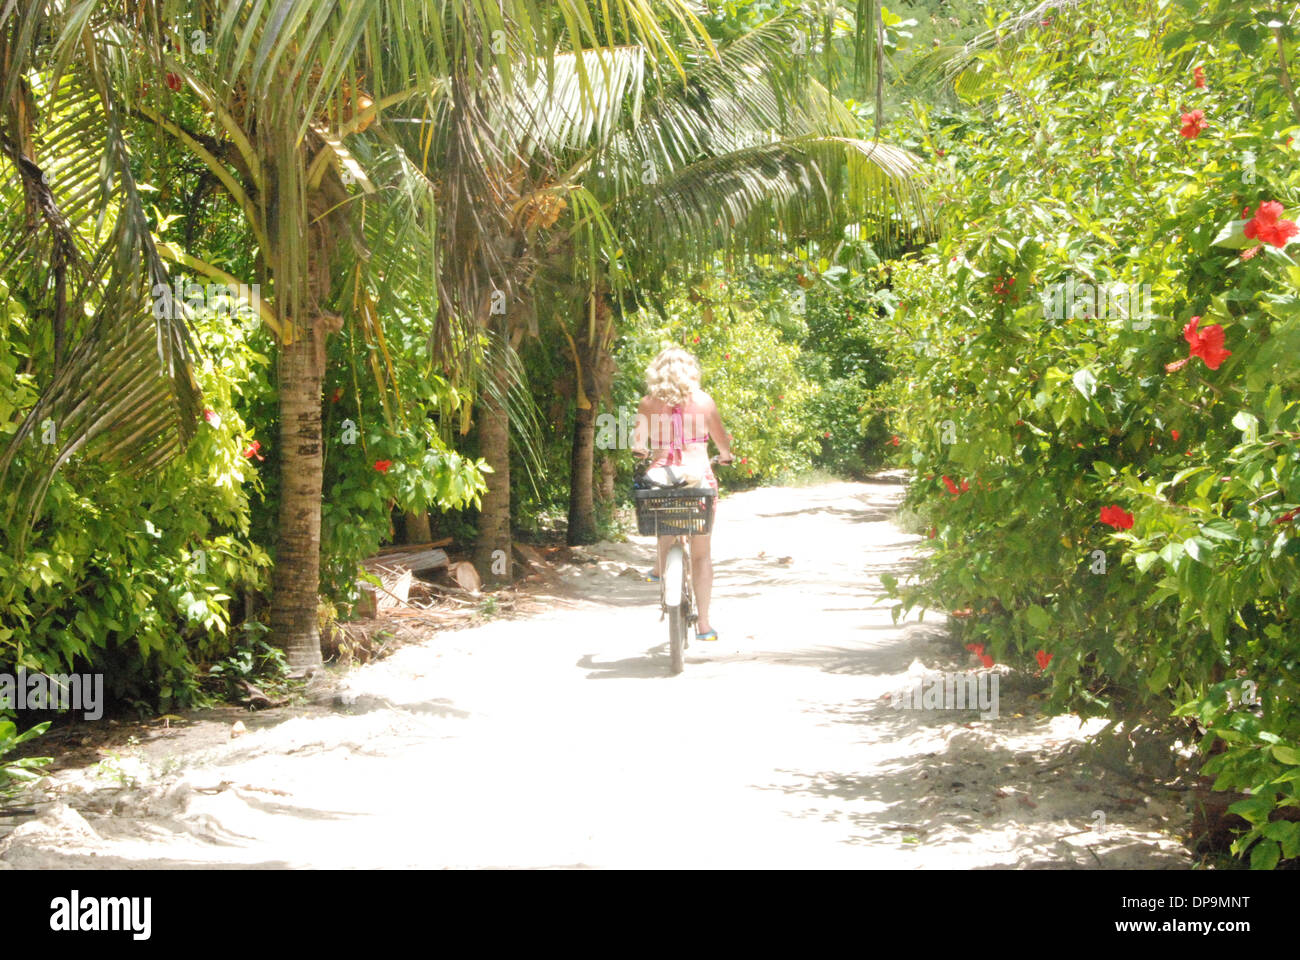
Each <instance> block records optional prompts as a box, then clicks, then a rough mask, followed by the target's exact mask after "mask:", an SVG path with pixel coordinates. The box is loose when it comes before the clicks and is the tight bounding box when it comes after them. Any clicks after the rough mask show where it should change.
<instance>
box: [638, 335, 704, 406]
mask: <svg viewBox="0 0 1300 960" xmlns="http://www.w3.org/2000/svg"><path fill="white" fill-rule="evenodd" d="M645 385H646V392H647V393H648V394H649V395H650V396H652V397H654V399H656V400H658V401H660V402H661V403H666V404H668V405H669V406H677V405H678V404H679V403H685V402H686V401H687V400H689V399H691V394H692V393H694V392H695V390H696V388H698V387H699V385H700V361H698V360H696V359H695V358H694V357H693V356H691V355H690V354H689V353H687V352H686V351H685V350H683V349H682V348H681V347H668V348H667V349H665V350H661V351H659V356H657V357H655V358H654V359H653V360H651V361H650V366H648V367H646V370H645Z"/></svg>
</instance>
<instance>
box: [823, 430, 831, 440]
mask: <svg viewBox="0 0 1300 960" xmlns="http://www.w3.org/2000/svg"><path fill="white" fill-rule="evenodd" d="M822 436H823V437H825V438H826V439H827V440H829V439H830V438H831V432H830V431H829V430H827V431H826V432H825V433H823V434H822Z"/></svg>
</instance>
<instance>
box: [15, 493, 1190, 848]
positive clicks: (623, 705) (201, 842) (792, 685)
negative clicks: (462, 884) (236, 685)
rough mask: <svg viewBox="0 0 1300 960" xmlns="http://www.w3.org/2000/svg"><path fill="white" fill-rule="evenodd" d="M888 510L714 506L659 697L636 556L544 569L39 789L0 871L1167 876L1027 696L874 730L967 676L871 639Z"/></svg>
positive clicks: (948, 644) (898, 642)
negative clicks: (547, 593) (369, 659)
mask: <svg viewBox="0 0 1300 960" xmlns="http://www.w3.org/2000/svg"><path fill="white" fill-rule="evenodd" d="M901 492H902V491H901V487H900V486H899V485H898V483H897V482H896V481H894V480H890V479H883V478H882V479H881V480H880V481H879V482H876V483H870V484H850V483H843V484H831V485H823V486H819V487H812V488H805V489H798V490H789V489H763V490H758V491H754V492H750V493H745V494H741V495H737V496H734V497H729V498H727V499H726V500H725V501H724V502H723V504H722V506H721V508H720V511H719V519H718V525H717V529H716V536H715V540H716V547H715V551H716V555H717V556H716V559H717V564H716V566H717V576H718V583H717V589H716V600H715V615H714V620H715V623H716V625H717V627H718V629H719V631H720V633H721V634H722V638H721V640H720V641H719V642H718V643H716V644H697V645H695V646H693V647H692V648H691V649H690V650H688V651H687V666H686V671H685V672H684V673H683V674H682V675H681V676H678V677H673V678H670V677H668V676H667V675H666V666H667V656H666V651H665V649H664V639H665V637H666V627H665V625H664V624H662V623H660V622H659V620H658V616H657V612H656V611H655V610H654V609H653V608H652V603H653V598H654V595H655V592H654V588H653V587H651V586H650V585H648V584H645V583H644V582H642V581H640V580H639V579H636V578H633V577H631V576H628V575H627V574H628V567H629V564H631V565H633V566H635V568H636V569H637V570H644V569H645V567H646V558H647V557H648V556H649V553H650V551H649V545H648V543H647V541H646V540H643V539H638V540H635V541H633V542H632V543H629V544H602V545H600V546H599V547H598V548H594V549H593V551H592V554H593V556H598V557H600V558H602V559H600V560H599V562H595V563H592V564H587V565H582V564H579V565H574V566H572V567H568V568H565V571H564V579H565V582H566V583H565V586H566V589H564V590H562V591H559V592H560V593H561V594H562V595H564V596H565V597H567V598H568V599H565V600H563V601H558V600H557V601H556V602H555V603H554V604H552V605H551V606H550V607H549V608H548V609H547V611H546V612H545V613H544V614H542V615H540V616H536V617H533V618H530V619H519V620H499V621H494V622H491V623H488V624H486V625H484V626H482V627H479V628H475V629H472V630H465V631H459V632H451V633H443V634H440V635H437V636H433V637H431V638H430V639H429V640H428V641H427V642H426V643H424V644H421V645H417V646H410V647H406V648H404V649H402V650H400V651H399V652H397V653H396V654H394V655H393V656H392V657H390V658H388V659H387V660H384V661H382V662H380V663H377V664H373V665H370V666H368V667H364V668H361V669H358V670H355V671H353V672H352V673H350V674H348V675H347V676H346V677H345V678H344V681H343V683H344V686H343V689H342V692H341V698H342V700H341V702H342V703H346V704H347V705H346V706H343V705H340V706H338V707H337V708H335V709H332V710H330V709H323V708H315V709H307V710H301V711H298V713H299V714H300V715H298V716H293V717H291V718H290V719H287V720H286V719H284V717H285V713H283V712H277V713H275V714H274V715H268V714H261V715H257V717H256V718H255V719H254V718H251V717H250V718H248V720H247V722H248V723H249V726H250V732H249V733H248V734H246V735H244V736H242V737H240V738H239V739H237V740H234V741H230V742H219V743H212V742H211V740H212V739H213V738H212V737H211V735H210V734H211V730H209V737H208V741H209V742H208V743H207V744H203V743H202V742H201V738H200V737H199V736H198V734H194V735H181V736H177V737H174V738H172V739H170V740H166V741H159V742H156V743H153V744H149V745H147V746H146V747H142V748H141V749H140V750H139V751H138V756H134V757H131V756H128V757H126V758H125V759H123V760H122V761H121V762H120V763H117V762H115V764H114V765H113V766H112V770H110V773H111V772H113V771H116V772H117V774H118V775H119V776H118V779H119V780H120V779H122V778H123V777H133V778H134V779H135V782H134V783H133V784H132V785H129V786H126V787H123V786H119V785H118V783H115V782H114V781H113V779H112V778H111V777H109V778H106V777H105V776H104V774H103V771H100V773H99V774H98V775H95V774H94V773H93V772H92V771H88V770H80V771H77V770H73V771H65V772H63V773H60V774H59V775H57V776H56V777H55V778H54V780H55V782H54V784H53V785H52V786H53V788H54V790H55V793H56V794H57V795H58V796H59V797H61V798H62V800H64V801H66V803H57V804H54V805H52V806H51V807H49V808H43V810H44V812H43V815H42V816H41V817H40V818H38V819H34V820H29V821H28V822H26V823H25V824H24V825H22V826H20V827H19V828H18V829H17V830H16V831H15V832H14V833H12V834H11V835H10V836H9V837H8V838H7V839H6V840H4V841H0V868H2V867H4V866H13V867H36V866H110V865H111V866H208V867H211V866H244V865H254V866H267V867H280V866H292V867H408V866H409V867H428V866H470V867H476V866H577V865H585V866H592V867H949V868H952V867H955V868H973V867H999V866H1002V867H1011V866H1063V867H1069V866H1077V867H1081V868H1089V869H1096V868H1097V867H1099V866H1105V867H1150V868H1171V867H1172V868H1177V867H1181V866H1185V865H1187V864H1188V862H1189V857H1188V855H1187V852H1186V851H1185V849H1184V848H1183V846H1182V845H1181V844H1180V843H1179V842H1178V841H1177V840H1176V839H1175V838H1174V833H1175V832H1177V831H1179V830H1181V829H1182V826H1183V823H1184V819H1185V815H1184V813H1183V812H1182V811H1181V809H1180V808H1179V807H1178V805H1177V803H1176V802H1175V800H1174V799H1173V798H1172V797H1171V796H1167V795H1154V794H1152V793H1151V792H1150V791H1149V790H1148V791H1144V789H1143V788H1142V786H1141V785H1140V784H1137V783H1135V782H1133V781H1131V780H1129V779H1127V778H1125V777H1124V776H1123V775H1122V774H1117V773H1113V772H1109V773H1108V772H1103V771H1102V770H1101V769H1100V768H1099V767H1097V765H1095V764H1093V763H1090V762H1088V761H1087V760H1085V759H1082V758H1081V757H1080V756H1079V755H1078V751H1077V747H1078V744H1079V742H1080V741H1081V739H1082V731H1081V728H1080V724H1079V723H1078V721H1076V720H1074V719H1073V718H1069V717H1065V718H1056V719H1045V718H1042V717H1039V716H1037V715H1036V714H1035V713H1034V705H1033V702H1032V701H1031V700H1030V699H1029V698H1028V695H1027V694H1028V692H1029V691H1030V690H1032V688H1033V685H1032V684H1027V683H1026V682H1024V681H1023V680H1022V681H1014V680H1012V679H1011V678H1008V677H1003V683H1002V684H1001V696H1000V715H999V717H998V718H997V719H990V720H988V721H980V720H979V718H978V715H977V714H975V713H974V712H939V711H911V710H895V709H892V708H891V706H890V702H889V694H890V693H891V692H893V691H895V690H898V689H899V688H901V687H903V686H904V685H906V684H908V683H909V682H910V678H911V677H913V676H914V674H915V671H918V670H921V669H922V668H926V669H930V670H953V669H966V668H968V667H969V666H970V662H969V659H968V658H967V657H966V656H965V654H964V651H961V650H959V649H956V648H955V645H954V644H953V643H952V641H950V640H948V639H947V638H946V632H945V631H944V630H943V628H942V626H941V624H940V623H938V622H936V621H935V620H934V618H931V620H928V621H927V622H926V623H925V624H923V625H922V624H918V623H916V622H914V621H912V622H905V623H902V624H899V625H895V624H894V623H893V621H892V619H891V616H890V611H889V605H888V604H886V603H884V602H883V601H879V600H878V599H876V594H877V592H878V588H879V584H878V580H877V577H878V575H879V573H880V572H882V571H885V570H892V571H894V572H896V573H901V571H902V569H903V568H904V566H905V558H906V556H907V555H908V553H909V551H910V550H912V549H913V548H914V545H915V543H916V538H915V537H912V536H909V535H907V534H904V533H902V532H900V530H899V529H898V528H897V527H896V526H895V525H894V524H893V523H892V522H891V515H892V510H893V507H894V505H895V504H896V503H897V502H898V500H899V498H900V496H901ZM760 553H764V554H765V555H764V556H760ZM787 555H789V556H790V557H791V560H790V562H789V563H782V562H781V558H782V557H785V556H787ZM909 671H912V673H911V674H909ZM210 726H213V725H210ZM1097 810H1101V811H1103V812H1104V814H1105V829H1104V831H1101V832H1098V830H1097V829H1095V825H1096V823H1097V818H1096V817H1095V814H1094V811H1097ZM3 822H5V821H0V823H3ZM8 822H9V823H10V826H12V823H13V822H12V821H8ZM7 829H8V828H7V827H2V826H0V833H3V832H4V831H5V830H7Z"/></svg>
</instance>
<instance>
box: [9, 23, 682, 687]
mask: <svg viewBox="0 0 1300 960" xmlns="http://www.w3.org/2000/svg"><path fill="white" fill-rule="evenodd" d="M692 6H693V5H692V4H691V3H690V2H689V0H662V2H660V3H653V2H651V0H601V2H600V3H599V5H597V4H595V3H590V2H584V0H497V2H495V3H486V4H485V3H481V2H477V0H450V2H447V0H440V2H435V0H349V2H346V3H345V2H342V0H281V2H278V3H275V4H246V3H243V2H240V0H225V2H218V0H128V2H125V3H123V4H121V5H108V4H100V3H97V2H93V0H84V2H80V3H77V2H71V0H26V2H25V3H22V4H21V6H20V5H19V4H18V3H15V4H11V5H8V6H6V7H5V8H4V10H3V11H2V12H0V88H2V89H0V95H2V97H3V100H2V102H0V110H2V111H3V127H4V135H3V139H2V140H0V148H2V150H3V153H4V155H5V157H6V158H7V160H8V162H9V164H11V165H12V166H13V168H14V169H15V170H16V171H17V176H18V179H19V183H20V185H21V190H22V192H23V196H24V201H25V206H24V216H22V217H19V218H16V219H15V218H11V220H10V223H9V226H10V230H9V235H8V239H11V240H12V241H13V247H12V249H17V250H20V251H21V252H22V258H21V259H11V260H10V261H9V263H8V265H9V267H10V268H11V269H12V268H22V269H26V270H29V271H33V272H34V273H35V274H36V275H37V276H38V278H39V279H38V283H37V285H36V286H37V287H38V288H39V289H38V292H39V294H40V297H41V307H42V308H43V309H45V310H46V311H47V312H48V314H49V315H50V316H51V318H52V322H53V323H54V331H55V343H56V349H55V350H54V353H53V358H54V359H53V362H52V364H51V366H50V369H49V370H47V371H46V374H47V376H46V378H45V380H44V383H43V385H42V391H41V396H40V399H39V401H38V403H37V404H36V406H35V408H34V409H33V410H32V411H30V413H29V414H28V416H27V417H26V418H25V419H24V421H23V423H22V424H21V426H20V428H19V430H18V431H17V433H16V434H14V436H13V437H12V438H11V440H10V443H9V444H8V446H7V447H6V448H5V449H4V451H3V453H0V482H3V481H8V480H9V473H10V470H11V469H12V468H15V464H17V469H18V470H19V472H20V473H21V474H22V476H21V477H20V479H19V481H18V483H17V485H16V487H17V493H16V494H15V496H14V497H13V501H12V502H13V505H14V507H13V510H14V513H15V514H16V515H18V514H21V515H22V517H23V518H24V519H25V520H27V521H30V520H31V518H34V517H35V516H36V515H37V514H38V512H39V509H40V504H41V500H42V498H43V494H44V490H45V488H46V486H47V485H48V482H49V479H50V477H51V476H52V475H53V472H54V471H55V470H57V469H58V468H59V466H61V465H62V464H63V463H65V462H66V461H67V460H68V459H69V458H71V457H73V456H83V457H92V456H93V457H101V458H104V459H107V460H111V461H113V462H115V463H118V464H120V465H122V467H123V468H124V469H125V468H130V469H137V470H148V469H151V468H154V467H156V466H158V465H159V464H161V463H162V462H164V461H165V460H166V459H167V458H169V457H170V456H172V455H174V454H175V453H176V452H177V451H178V450H179V449H181V448H182V446H183V445H184V444H185V443H186V442H187V440H188V439H189V437H190V436H191V434H192V433H193V430H194V426H195V423H196V421H197V417H198V413H199V410H200V409H201V403H200V398H199V397H198V390H197V387H196V385H195V382H194V379H193V376H192V375H191V373H190V359H191V350H192V348H191V344H190V337H189V333H188V330H187V323H186V320H185V315H184V310H183V309H182V308H180V307H179V306H178V305H176V304H174V303H173V302H172V298H171V296H170V294H168V293H167V291H168V290H169V289H170V283H169V274H168V270H167V267H166V266H165V265H164V259H170V260H172V261H173V262H174V263H178V264H181V265H183V266H184V267H185V268H187V269H189V270H192V271H195V272H198V273H201V274H205V275H207V276H209V277H214V278H219V279H222V280H225V279H228V278H227V277H226V275H225V274H224V273H223V271H221V270H218V269H217V268H216V267H214V266H212V265H210V264H207V263H205V262H203V261H201V260H199V259H197V258H195V257H193V256H192V255H190V254H189V253H187V252H186V251H184V250H180V249H178V248H176V247H174V246H165V245H160V244H157V243H155V241H154V239H153V237H152V235H151V232H150V229H149V222H148V219H147V216H146V212H145V207H144V204H143V202H142V200H141V197H140V192H139V189H138V187H137V185H136V181H135V179H134V174H133V169H132V160H133V154H132V150H131V145H130V139H129V137H128V135H127V133H128V129H129V128H130V126H131V125H132V124H133V123H143V124H148V125H150V126H152V127H153V128H154V129H155V130H156V131H158V132H159V133H160V134H161V135H163V136H165V137H167V138H169V139H170V140H171V141H172V142H173V143H174V145H175V146H176V147H177V148H179V149H181V150H183V151H185V152H186V153H187V154H188V155H190V156H192V157H193V158H194V159H195V160H197V161H198V162H199V163H201V164H202V165H203V166H204V167H205V168H206V169H207V171H208V172H209V173H210V174H211V175H212V176H213V177H214V178H215V179H216V180H217V181H218V182H219V183H220V185H221V187H222V189H223V190H224V191H225V193H226V194H227V196H228V197H229V198H230V200H231V201H232V203H233V204H234V205H235V206H236V208H237V209H238V210H239V211H240V213H241V215H242V219H243V223H244V225H245V227H246V229H247V230H248V231H249V233H250V234H251V237H252V241H253V243H254V245H255V248H256V252H257V256H258V259H259V261H260V263H261V264H262V270H261V275H260V276H259V277H258V278H257V280H258V282H259V284H260V285H261V289H262V290H263V291H264V293H265V294H269V295H264V297H263V309H262V317H263V320H264V321H265V322H266V324H267V325H268V326H269V327H271V329H272V330H273V332H274V334H275V336H276V337H277V339H278V342H279V356H278V390H279V407H280V410H279V412H280V431H281V432H280V438H279V443H278V448H279V449H278V454H279V465H280V471H281V478H282V484H281V499H280V504H279V510H280V513H279V524H278V534H277V544H276V566H275V571H274V575H273V598H272V606H271V626H272V634H273V637H274V639H275V640H276V642H277V643H278V644H279V645H281V646H282V647H283V648H284V649H285V651H286V654H287V657H288V660H289V662H290V664H291V666H292V667H293V668H294V669H296V670H298V671H301V672H313V671H315V670H316V669H317V668H318V667H319V665H320V662H321V654H320V643H319V633H318V627H317V605H318V601H317V591H318V586H319V572H320V556H319V552H320V497H321V482H322V455H321V451H322V436H321V382H322V376H323V366H324V355H325V343H326V340H327V338H328V337H329V336H330V334H331V333H332V332H334V331H337V330H338V329H340V326H341V324H342V323H343V322H344V319H345V318H346V317H348V316H349V315H350V314H353V315H355V314H357V313H362V314H364V315H365V316H366V317H367V318H370V317H373V316H376V315H380V314H382V312H383V311H384V310H385V309H386V308H388V307H391V306H393V305H394V304H399V303H400V304H402V305H403V307H404V309H405V310H406V311H407V313H408V315H409V316H413V317H419V318H423V319H424V320H425V321H426V322H427V324H428V326H429V329H430V334H431V342H432V345H433V347H434V349H436V350H438V351H441V352H443V353H444V354H445V355H446V356H447V358H448V360H449V362H455V361H457V360H462V361H463V359H464V357H465V355H466V351H467V350H469V351H471V352H472V349H473V348H474V347H475V346H476V345H477V343H478V336H477V332H478V331H479V330H481V329H482V328H483V326H484V323H483V321H484V320H485V318H486V317H487V316H488V315H489V313H488V307H489V296H488V295H489V294H490V292H491V290H493V289H496V288H497V286H498V285H505V289H506V292H507V293H509V292H510V289H511V288H510V277H509V276H508V274H506V273H504V272H503V271H502V269H501V268H502V266H503V264H507V263H509V262H510V260H511V258H510V256H509V254H508V252H503V251H502V250H499V249H496V248H494V247H491V246H479V247H477V248H475V249H472V250H471V249H468V248H466V247H462V246H458V243H457V242H458V240H459V239H461V238H463V237H464V236H465V235H466V233H467V223H469V222H472V221H475V220H477V219H478V218H479V216H480V215H487V216H490V215H491V204H488V203H485V201H486V199H487V198H488V197H490V196H492V192H491V191H492V190H493V189H494V188H496V187H499V186H500V184H499V182H494V180H493V175H492V171H493V170H496V169H499V167H500V165H499V164H498V163H494V162H490V163H487V164H480V163H479V161H482V160H490V161H495V160H497V159H499V157H495V156H493V155H492V154H491V153H490V152H489V153H488V154H486V155H485V154H483V153H482V152H481V151H482V149H483V148H484V147H485V146H486V147H488V148H490V147H491V146H492V136H491V134H492V131H491V130H490V129H489V128H487V127H486V123H487V115H486V112H485V110H484V104H485V100H484V94H483V89H484V88H485V87H486V86H489V85H491V86H495V87H496V88H498V89H500V90H504V91H508V90H509V89H511V86H512V84H513V83H514V82H515V77H516V74H518V75H521V76H522V77H523V79H524V82H531V79H532V77H534V76H535V75H536V72H537V70H538V69H540V68H544V67H545V66H546V64H547V62H548V61H550V60H553V57H554V54H555V52H556V51H557V50H562V49H571V50H576V51H581V50H582V49H583V48H584V47H586V46H589V45H591V44H593V43H599V42H601V38H599V37H598V36H597V34H596V27H595V19H594V17H593V9H594V8H597V7H598V8H599V9H600V10H601V11H602V12H612V13H611V15H612V16H614V17H617V18H619V20H620V22H621V23H622V24H623V25H624V28H625V29H626V31H627V32H628V33H629V34H630V35H632V36H635V37H645V38H646V47H647V49H649V50H651V51H653V52H654V54H655V55H662V56H664V57H665V58H667V60H669V61H670V62H671V61H672V60H673V59H674V58H675V57H676V53H675V48H674V47H673V46H672V45H670V44H668V43H667V42H666V40H665V38H664V35H663V32H662V24H661V19H662V17H663V16H664V15H665V11H666V13H667V14H668V15H670V16H671V18H672V19H673V20H674V21H675V22H677V23H678V24H680V28H681V30H682V31H685V32H688V33H693V34H694V35H695V36H697V37H700V38H702V37H703V31H702V27H700V25H699V22H698V20H697V19H696V18H695V16H694V14H693V12H692ZM164 81H166V82H164ZM577 82H578V85H579V90H580V91H581V92H582V95H583V96H589V95H590V89H591V83H590V78H589V77H588V76H587V75H586V74H585V72H584V73H582V75H581V76H579V77H578V78H577ZM146 87H147V90H146V89H145V88H146ZM170 88H179V91H177V92H178V93H179V94H180V95H183V96H185V97H190V98H194V100H195V101H196V102H197V104H198V105H199V108H200V112H201V115H202V117H203V121H202V125H201V128H200V127H197V126H196V127H194V128H191V127H189V126H186V125H185V124H184V123H183V122H182V121H180V120H178V118H177V117H178V113H177V111H176V110H175V109H174V102H173V94H172V93H169V92H168V90H169V89H170ZM141 91H143V92H141ZM430 116H436V117H439V118H440V119H441V120H442V121H443V122H445V124H446V128H445V129H441V128H440V129H437V130H436V131H435V132H436V133H437V134H438V135H439V136H442V137H444V138H446V140H445V142H446V143H447V145H448V152H447V162H448V165H449V167H450V168H451V169H452V170H453V174H452V176H451V177H450V178H449V181H448V182H449V183H451V184H452V186H453V187H454V189H453V190H452V191H451V192H450V194H445V195H443V196H441V197H439V196H437V194H436V191H435V184H434V183H433V182H432V181H431V180H430V179H429V178H428V177H427V176H426V175H425V173H424V170H425V157H426V155H427V151H428V148H429V138H428V137H426V138H425V139H424V141H423V142H420V141H419V140H415V141H412V139H411V138H410V137H409V136H407V137H404V136H400V135H397V133H396V132H395V130H396V131H401V130H402V129H403V128H402V125H401V122H402V121H408V122H415V123H417V124H418V123H420V122H421V121H423V120H425V119H426V118H428V117H430ZM51 167H55V168H57V170H58V175H56V176H55V177H53V178H49V177H48V176H46V174H47V173H48V171H49V170H50V169H51ZM475 204H479V205H482V206H483V207H484V209H485V210H486V211H487V213H486V214H482V213H481V212H480V211H476V210H474V209H472V208H473V206H474V205H475ZM97 217H105V218H107V219H108V220H109V221H111V223H112V228H111V229H110V230H109V231H107V232H106V233H105V234H104V235H102V236H100V235H98V234H95V233H94V232H93V231H92V230H89V229H87V224H93V223H94V222H95V219H96V218H97ZM498 219H499V218H498ZM489 232H490V231H489ZM155 290H161V291H162V293H161V294H160V297H161V301H162V302H161V304H155V303H153V302H152V301H151V291H155ZM159 307H160V308H159ZM83 316H89V318H90V319H89V320H88V321H85V322H83V321H81V319H80V318H81V317H83ZM74 318H75V319H74ZM45 422H52V423H53V424H54V425H55V427H56V429H57V437H58V442H57V443H56V444H53V445H51V453H50V455H49V456H48V457H47V458H46V460H45V461H44V462H41V463H36V462H34V461H32V459H31V458H29V457H25V456H24V457H20V456H19V451H20V448H21V445H22V443H23V441H24V440H25V439H27V438H28V437H29V436H31V435H32V433H33V432H34V431H35V430H36V429H37V427H38V426H39V425H40V424H42V423H45Z"/></svg>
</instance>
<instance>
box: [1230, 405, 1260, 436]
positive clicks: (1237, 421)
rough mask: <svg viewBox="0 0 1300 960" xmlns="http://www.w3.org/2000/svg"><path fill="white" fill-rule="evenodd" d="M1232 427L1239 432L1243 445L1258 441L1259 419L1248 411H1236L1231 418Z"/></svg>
mask: <svg viewBox="0 0 1300 960" xmlns="http://www.w3.org/2000/svg"><path fill="white" fill-rule="evenodd" d="M1232 425H1233V426H1234V427H1236V428H1237V429H1238V430H1240V431H1241V434H1242V436H1241V439H1242V441H1243V442H1245V443H1253V442H1254V441H1255V440H1258V439H1259V419H1258V418H1257V417H1256V416H1255V415H1254V414H1253V413H1251V412H1250V411H1248V410H1238V411H1237V412H1236V413H1235V414H1234V415H1233V417H1232Z"/></svg>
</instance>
